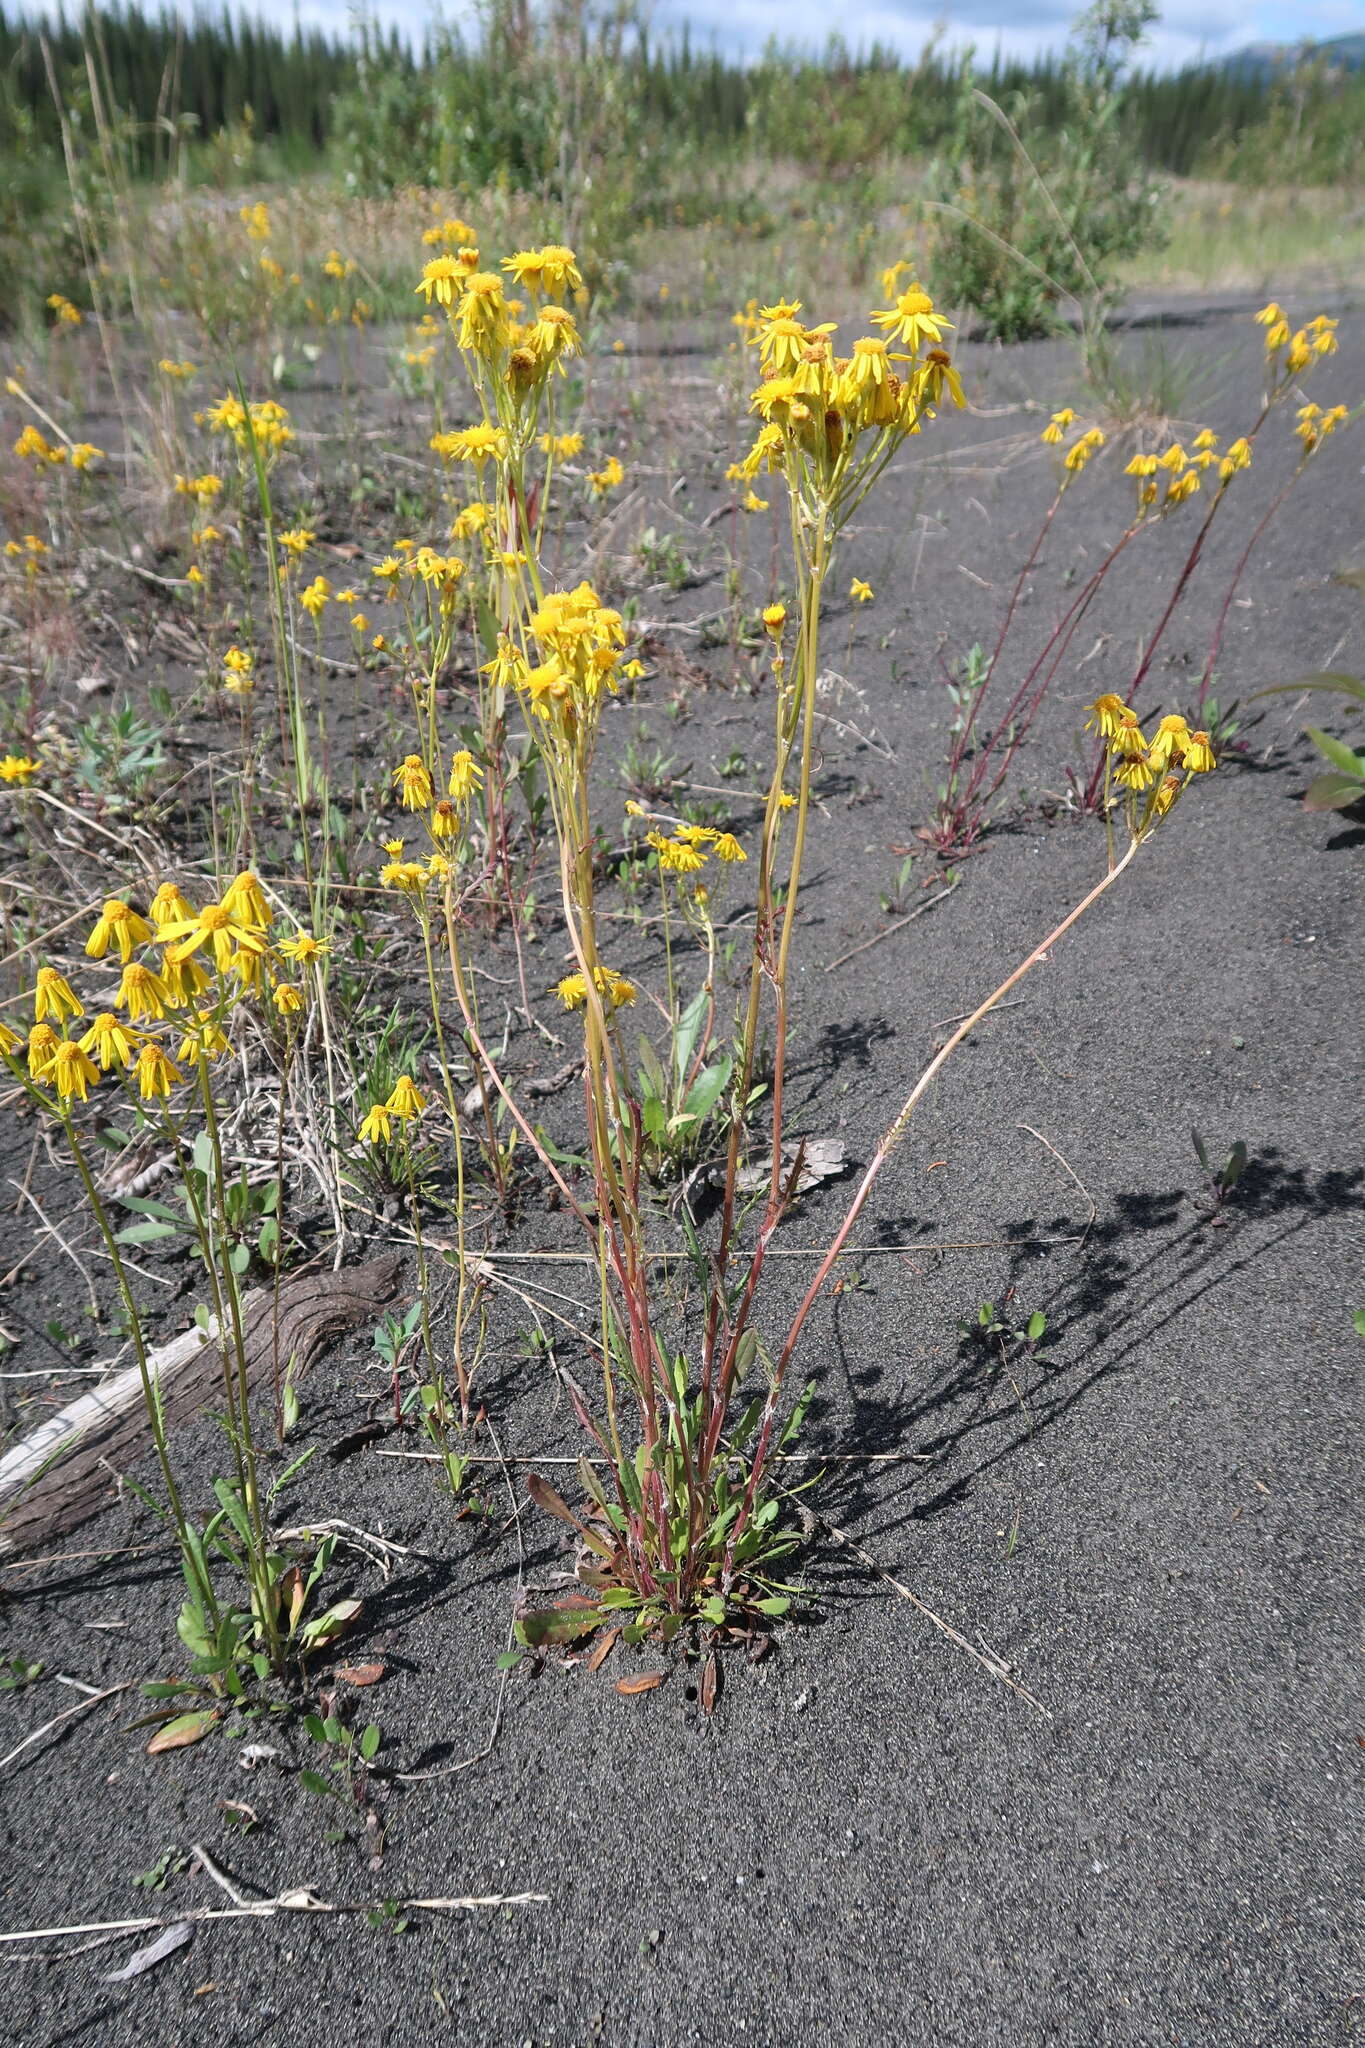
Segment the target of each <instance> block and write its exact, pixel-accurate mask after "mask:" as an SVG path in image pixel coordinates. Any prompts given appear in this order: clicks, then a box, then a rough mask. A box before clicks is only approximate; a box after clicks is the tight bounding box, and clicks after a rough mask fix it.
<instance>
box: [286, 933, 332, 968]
mask: <svg viewBox="0 0 1365 2048" xmlns="http://www.w3.org/2000/svg"><path fill="white" fill-rule="evenodd" d="M328 944H329V941H328V940H326V939H315V938H314V937H313V934H312V933H311V932H306V931H299V932H295V933H294V934H293V935H292V936H291V937H290V938H287V939H281V940H280V948H279V949H280V952H281V953H282V954H283V955H284V957H285V959H286V960H292V961H293V962H294V964H295V965H296V966H297V967H311V966H313V964H314V963H315V962H316V961H318V960H321V958H322V956H323V954H324V953H325V952H326V951H327V947H328Z"/></svg>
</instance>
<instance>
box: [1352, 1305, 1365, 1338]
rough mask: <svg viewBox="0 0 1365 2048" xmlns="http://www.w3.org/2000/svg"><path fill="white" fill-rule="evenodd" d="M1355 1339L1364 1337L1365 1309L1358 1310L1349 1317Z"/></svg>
mask: <svg viewBox="0 0 1365 2048" xmlns="http://www.w3.org/2000/svg"><path fill="white" fill-rule="evenodd" d="M1351 1322H1352V1324H1353V1325H1354V1327H1355V1333H1356V1335H1357V1337H1365V1308H1358V1309H1357V1310H1356V1312H1355V1314H1354V1315H1353V1316H1352V1317H1351Z"/></svg>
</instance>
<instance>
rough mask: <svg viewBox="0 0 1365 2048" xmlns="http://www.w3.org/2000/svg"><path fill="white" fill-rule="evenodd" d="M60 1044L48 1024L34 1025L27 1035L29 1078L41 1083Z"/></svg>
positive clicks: (59, 1040)
mask: <svg viewBox="0 0 1365 2048" xmlns="http://www.w3.org/2000/svg"><path fill="white" fill-rule="evenodd" d="M61 1043H62V1041H61V1039H60V1038H58V1036H57V1034H56V1032H55V1031H54V1030H53V1029H52V1026H51V1025H50V1024H35V1025H34V1026H33V1028H32V1030H31V1031H30V1032H29V1034H28V1071H29V1078H30V1080H33V1081H41V1080H42V1078H43V1076H44V1075H45V1074H46V1072H47V1070H48V1067H49V1066H50V1064H51V1062H52V1055H53V1053H54V1052H56V1050H57V1047H58V1046H59V1045H60V1044H61Z"/></svg>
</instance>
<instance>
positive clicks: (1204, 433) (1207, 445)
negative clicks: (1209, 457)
mask: <svg viewBox="0 0 1365 2048" xmlns="http://www.w3.org/2000/svg"><path fill="white" fill-rule="evenodd" d="M1190 446H1191V447H1192V448H1194V449H1197V450H1198V452H1199V453H1200V454H1201V455H1206V454H1208V452H1209V451H1210V450H1211V449H1213V448H1216V447H1217V446H1218V436H1217V434H1215V433H1214V431H1213V428H1212V427H1201V428H1200V429H1199V432H1198V433H1197V434H1196V435H1195V437H1194V439H1193V441H1191V443H1190Z"/></svg>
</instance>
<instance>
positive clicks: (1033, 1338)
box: [1027, 1308, 1047, 1344]
mask: <svg viewBox="0 0 1365 2048" xmlns="http://www.w3.org/2000/svg"><path fill="white" fill-rule="evenodd" d="M1046 1328H1047V1317H1046V1316H1045V1315H1044V1314H1043V1311H1042V1310H1041V1309H1040V1308H1036V1309H1035V1310H1034V1311H1033V1314H1032V1315H1031V1316H1030V1317H1029V1319H1028V1325H1027V1330H1028V1340H1029V1343H1030V1344H1036V1343H1037V1342H1038V1340H1039V1338H1040V1337H1041V1336H1042V1334H1043V1332H1044V1330H1046Z"/></svg>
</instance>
